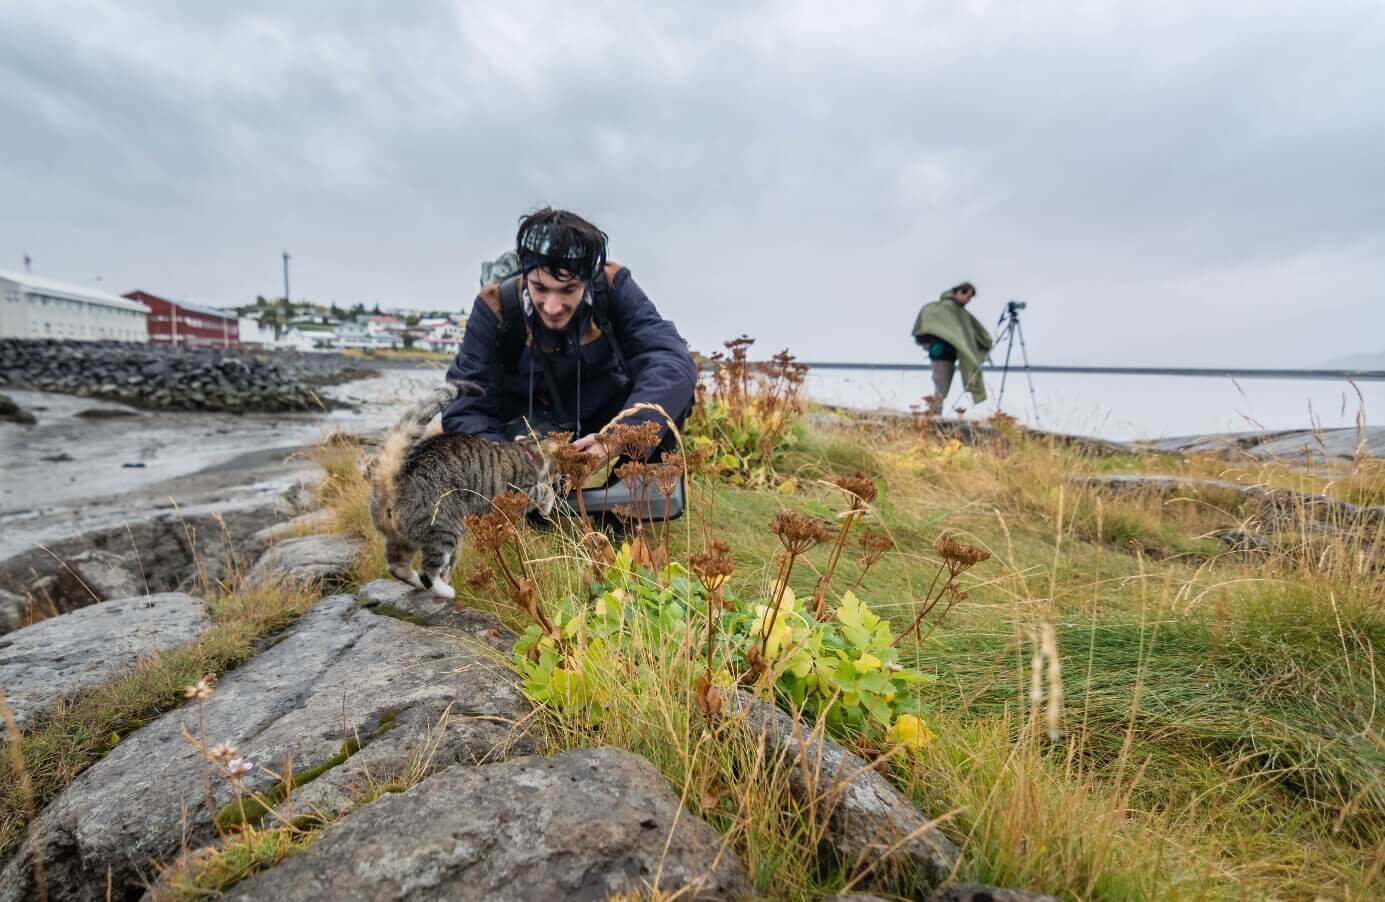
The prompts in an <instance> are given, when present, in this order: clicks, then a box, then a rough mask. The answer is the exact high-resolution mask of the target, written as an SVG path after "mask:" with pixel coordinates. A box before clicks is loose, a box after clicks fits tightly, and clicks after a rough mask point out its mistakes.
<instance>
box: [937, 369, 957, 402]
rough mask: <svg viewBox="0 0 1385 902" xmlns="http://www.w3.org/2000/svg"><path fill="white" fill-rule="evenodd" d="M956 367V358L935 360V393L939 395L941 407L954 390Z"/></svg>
mask: <svg viewBox="0 0 1385 902" xmlns="http://www.w3.org/2000/svg"><path fill="white" fill-rule="evenodd" d="M956 369H957V361H955V360H938V359H934V360H933V394H934V395H936V396H937V398H938V405H939V406H940V407H941V406H942V403H943V402H944V401H946V400H947V395H948V393H949V392H950V391H952V374H953V372H954V371H955V370H956Z"/></svg>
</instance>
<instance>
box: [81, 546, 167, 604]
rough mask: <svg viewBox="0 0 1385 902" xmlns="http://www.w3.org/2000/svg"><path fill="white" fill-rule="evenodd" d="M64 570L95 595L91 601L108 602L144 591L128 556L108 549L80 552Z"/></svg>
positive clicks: (140, 593) (85, 589)
mask: <svg viewBox="0 0 1385 902" xmlns="http://www.w3.org/2000/svg"><path fill="white" fill-rule="evenodd" d="M64 573H65V574H66V575H67V576H69V577H70V578H72V579H75V580H79V581H80V588H81V589H82V590H83V591H87V592H88V594H91V595H95V596H96V598H95V599H94V600H100V601H110V600H111V599H113V598H134V597H135V596H137V595H144V594H146V593H145V589H144V585H143V583H141V582H140V579H139V577H137V576H136V575H135V574H134V572H133V571H132V570H131V568H130V565H129V562H128V561H127V559H126V558H125V557H124V556H122V555H119V554H113V553H112V552H109V551H96V550H93V551H83V552H81V553H80V554H77V555H74V556H73V557H71V558H69V559H68V561H67V570H65V571H64ZM59 578H60V579H61V578H62V577H61V576H59Z"/></svg>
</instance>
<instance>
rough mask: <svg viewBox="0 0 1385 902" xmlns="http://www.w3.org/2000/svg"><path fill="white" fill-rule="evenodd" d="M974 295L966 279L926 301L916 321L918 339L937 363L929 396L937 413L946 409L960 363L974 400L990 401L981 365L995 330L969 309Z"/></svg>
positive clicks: (988, 350)
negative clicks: (990, 328)
mask: <svg viewBox="0 0 1385 902" xmlns="http://www.w3.org/2000/svg"><path fill="white" fill-rule="evenodd" d="M974 297H976V286H975V285H973V284H971V283H970V282H963V283H961V284H960V285H957V286H955V287H953V288H950V289H948V290H947V291H944V292H943V293H942V295H941V296H940V297H939V298H938V299H937V300H936V301H933V302H932V303H929V304H924V305H923V309H922V310H920V311H919V315H918V318H917V319H916V320H914V341H915V342H916V343H917V344H918V345H919V346H920V347H922V348H924V349H925V350H927V351H928V359H929V360H931V361H932V363H933V394H931V395H929V396H928V412H929V413H930V414H932V415H934V416H937V415H938V414H941V413H942V412H943V402H944V401H945V400H947V395H948V393H949V392H950V391H951V390H952V375H953V373H954V372H956V370H957V366H958V364H961V368H962V384H963V385H964V386H965V387H966V390H967V391H969V392H971V397H972V401H974V402H975V403H977V404H980V403H981V402H982V401H984V400H986V383H985V381H984V380H983V379H982V378H981V364H983V363H984V362H985V361H986V358H987V357H988V356H990V353H991V333H990V332H988V331H986V327H985V326H983V325H981V321H980V320H978V319H977V318H976V317H974V316H972V315H971V313H969V312H968V311H967V309H966V307H967V304H969V303H971V300H972V298H974Z"/></svg>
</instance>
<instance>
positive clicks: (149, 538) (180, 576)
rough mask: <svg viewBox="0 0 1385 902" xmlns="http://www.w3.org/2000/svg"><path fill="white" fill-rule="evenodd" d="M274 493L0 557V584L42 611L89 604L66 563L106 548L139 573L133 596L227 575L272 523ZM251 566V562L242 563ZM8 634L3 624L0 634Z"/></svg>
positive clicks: (177, 511) (171, 512)
mask: <svg viewBox="0 0 1385 902" xmlns="http://www.w3.org/2000/svg"><path fill="white" fill-rule="evenodd" d="M277 503H278V500H277V499H275V498H264V499H256V500H255V501H254V503H251V504H240V505H235V504H231V503H227V504H221V503H215V504H211V505H205V506H202V507H197V508H191V509H189V508H174V507H171V506H170V507H169V508H168V509H167V510H162V511H159V512H157V513H155V514H153V515H152V516H148V515H146V516H140V517H136V518H132V519H130V520H128V521H127V522H125V523H122V524H120V525H118V526H111V527H107V528H104V529H96V530H91V531H89V532H85V533H82V534H79V535H75V536H72V537H71V538H67V539H61V540H58V541H56V542H45V543H44V547H42V548H34V549H31V550H29V551H25V552H22V553H20V554H16V555H14V556H13V557H10V558H7V559H5V560H4V561H0V589H5V590H8V591H11V592H14V593H17V594H21V595H25V594H31V595H33V596H34V597H35V599H36V600H37V602H38V607H39V609H40V610H41V611H43V612H45V613H50V614H51V613H63V612H65V611H71V610H75V609H77V608H81V607H85V606H86V605H89V604H91V603H92V601H93V599H92V593H90V592H88V591H86V589H84V588H82V587H81V586H80V585H79V584H78V583H77V582H76V580H74V579H72V578H71V576H70V574H69V572H68V570H69V567H70V566H71V562H72V561H73V560H75V559H76V558H78V557H80V556H81V555H83V554H85V553H87V552H89V551H103V552H109V553H111V554H112V555H115V556H117V557H119V558H120V559H122V560H123V561H124V562H125V564H124V566H125V568H126V569H127V570H128V571H129V572H130V573H132V574H138V582H137V585H138V590H137V593H143V592H146V591H148V592H172V591H178V590H183V591H186V590H188V589H190V588H192V587H193V586H194V585H195V584H197V583H199V582H203V581H205V582H206V583H208V584H212V583H215V582H216V581H218V580H224V579H230V578H231V577H232V576H233V575H234V574H235V573H236V572H237V570H238V568H239V567H240V566H241V561H242V560H244V558H243V557H242V555H241V554H240V552H239V548H238V545H239V543H240V542H242V541H244V539H245V538H246V537H248V536H249V535H250V534H251V533H253V532H255V531H256V530H259V529H261V528H263V527H264V526H266V525H268V524H269V523H272V522H273V521H274V518H275V516H276V514H275V506H276V505H277ZM246 563H248V561H246ZM4 632H6V630H5V628H4V624H3V621H0V633H4Z"/></svg>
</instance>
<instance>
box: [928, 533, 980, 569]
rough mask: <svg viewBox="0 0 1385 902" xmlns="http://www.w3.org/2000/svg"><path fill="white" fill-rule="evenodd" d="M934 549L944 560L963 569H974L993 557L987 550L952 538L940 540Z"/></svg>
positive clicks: (945, 537) (947, 537)
mask: <svg viewBox="0 0 1385 902" xmlns="http://www.w3.org/2000/svg"><path fill="white" fill-rule="evenodd" d="M933 548H934V550H935V551H937V552H938V555H939V556H940V557H941V558H942V559H943V560H945V561H947V562H948V563H951V564H957V565H959V566H962V567H973V566H975V565H977V564H979V563H981V562H982V561H984V560H988V559H989V558H990V556H991V553H990V552H989V551H987V550H986V549H984V548H978V547H977V546H975V545H968V544H967V543H966V542H959V541H957V540H956V539H954V538H952V537H951V536H943V537H942V538H940V539H938V541H937V544H935V545H934V546H933Z"/></svg>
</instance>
